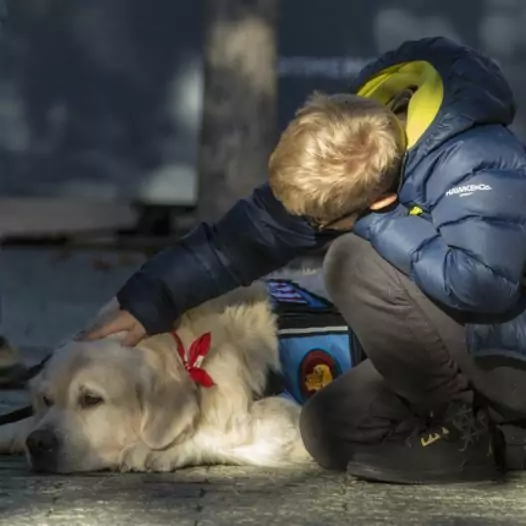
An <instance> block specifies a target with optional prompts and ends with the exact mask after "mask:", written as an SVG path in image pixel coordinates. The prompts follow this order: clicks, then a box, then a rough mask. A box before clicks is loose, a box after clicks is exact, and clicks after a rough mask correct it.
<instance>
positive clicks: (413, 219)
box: [355, 168, 526, 313]
mask: <svg viewBox="0 0 526 526" xmlns="http://www.w3.org/2000/svg"><path fill="white" fill-rule="evenodd" d="M468 175H469V177H464V178H463V180H464V183H463V184H464V185H465V188H466V190H465V192H462V191H456V192H446V193H445V194H444V195H443V196H442V197H441V199H440V200H439V202H438V203H437V204H436V206H435V207H434V209H433V211H432V212H431V214H430V216H431V217H430V220H428V219H427V218H426V219H424V218H423V217H421V216H415V215H409V214H408V211H407V209H406V208H405V207H403V206H402V205H399V206H398V207H397V208H396V209H395V210H392V211H389V212H386V213H375V214H369V215H368V216H366V217H364V218H363V219H361V220H360V221H359V222H358V223H357V225H356V227H355V232H356V233H357V234H358V235H361V236H363V237H365V238H367V239H369V240H370V241H371V243H372V244H373V246H374V247H375V248H376V250H377V251H378V252H379V253H380V254H381V255H382V256H383V257H384V258H385V259H387V260H388V261H389V262H391V263H392V264H393V265H394V266H396V267H397V268H398V269H399V270H401V271H402V272H404V273H406V274H408V275H410V276H411V278H412V279H413V281H414V282H415V283H416V284H417V285H418V286H419V287H420V289H421V290H422V291H423V292H425V293H427V294H428V295H429V296H430V297H432V298H434V299H436V300H438V301H439V302H441V303H443V304H446V305H448V306H450V307H453V308H455V309H459V310H464V311H471V312H482V313H499V312H504V311H506V310H508V309H509V308H511V307H513V306H514V305H515V304H516V302H517V300H518V298H519V295H520V290H521V288H522V277H523V273H524V267H525V262H526V206H525V203H526V174H525V172H524V170H510V169H508V170H499V169H497V168H495V169H488V170H480V171H478V172H475V173H473V174H468Z"/></svg>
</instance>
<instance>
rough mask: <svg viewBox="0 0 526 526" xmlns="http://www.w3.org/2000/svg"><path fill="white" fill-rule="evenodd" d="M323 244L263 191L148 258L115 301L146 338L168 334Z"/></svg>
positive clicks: (324, 239) (324, 238)
mask: <svg viewBox="0 0 526 526" xmlns="http://www.w3.org/2000/svg"><path fill="white" fill-rule="evenodd" d="M329 239H330V235H324V236H322V235H319V234H317V233H316V232H315V231H314V230H313V229H312V228H311V227H310V226H309V225H308V224H307V223H306V222H305V221H304V220H303V219H301V218H299V217H297V216H292V215H290V214H289V213H287V211H286V210H285V208H284V207H283V205H282V204H281V203H280V202H279V201H278V200H277V199H276V198H275V197H274V196H273V194H272V192H271V190H270V188H269V186H268V185H264V186H261V187H259V188H257V189H256V190H255V191H254V193H253V195H252V196H251V197H250V198H248V199H244V200H241V201H239V202H238V203H237V204H236V205H234V207H233V208H232V209H231V210H230V211H229V212H228V213H227V214H226V215H225V216H224V217H223V218H222V219H221V220H219V221H218V222H217V223H215V224H213V225H208V224H206V223H203V224H201V225H199V226H198V227H197V228H196V229H195V230H194V231H193V232H191V233H190V234H188V235H187V236H186V237H184V238H183V239H181V240H180V241H178V242H177V243H176V244H175V245H174V246H172V247H171V248H168V249H166V250H164V251H162V252H160V253H159V254H157V255H156V256H154V257H153V258H152V259H151V260H150V261H148V262H147V263H146V264H145V265H144V266H143V267H142V268H141V270H140V271H139V272H137V273H136V274H134V275H133V276H132V277H131V278H130V279H129V280H128V282H127V283H126V284H125V285H124V287H123V288H122V289H121V290H120V291H119V293H118V294H117V298H118V300H119V303H120V305H121V308H123V309H125V310H127V311H129V312H131V313H132V314H133V315H134V316H135V317H136V318H137V319H138V320H139V321H140V322H141V323H142V324H143V325H144V327H145V328H146V330H147V332H148V333H149V334H157V333H160V332H164V331H167V330H170V328H171V327H172V325H173V323H174V321H175V320H176V319H177V318H178V317H179V316H180V315H181V314H183V313H184V312H185V311H186V310H188V309H190V308H193V307H196V306H198V305H200V304H201V303H204V302H205V301H208V300H210V299H213V298H215V297H217V296H220V295H221V294H224V293H226V292H228V291H230V290H232V289H234V288H236V287H238V286H241V285H248V284H250V283H251V282H252V281H254V280H256V279H258V278H260V277H262V276H264V275H266V274H268V273H269V272H272V271H274V270H276V269H278V268H280V267H282V266H283V265H285V264H287V263H288V262H289V261H290V260H292V259H293V258H294V257H296V256H298V255H300V254H302V253H305V252H306V251H308V250H310V249H315V248H318V247H321V246H323V245H324V244H325V243H327V241H329Z"/></svg>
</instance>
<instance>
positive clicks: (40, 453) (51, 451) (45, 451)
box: [26, 429, 60, 471]
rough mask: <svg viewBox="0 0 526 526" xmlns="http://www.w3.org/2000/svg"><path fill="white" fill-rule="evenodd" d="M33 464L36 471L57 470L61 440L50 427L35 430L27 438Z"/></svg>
mask: <svg viewBox="0 0 526 526" xmlns="http://www.w3.org/2000/svg"><path fill="white" fill-rule="evenodd" d="M26 447H27V450H28V452H29V456H30V460H31V465H32V467H33V469H34V470H35V471H55V470H56V467H57V463H58V453H59V449H60V442H59V439H58V437H57V435H56V434H55V433H53V431H50V430H49V429H38V430H36V431H33V432H32V433H31V434H30V435H29V436H28V437H27V439H26Z"/></svg>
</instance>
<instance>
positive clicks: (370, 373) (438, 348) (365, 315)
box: [301, 234, 526, 469]
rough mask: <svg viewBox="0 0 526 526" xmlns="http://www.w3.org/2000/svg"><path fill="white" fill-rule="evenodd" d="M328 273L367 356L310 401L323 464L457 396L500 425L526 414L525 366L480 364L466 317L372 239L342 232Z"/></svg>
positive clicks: (314, 445) (306, 419)
mask: <svg viewBox="0 0 526 526" xmlns="http://www.w3.org/2000/svg"><path fill="white" fill-rule="evenodd" d="M324 272H325V282H326V286H327V290H328V292H329V294H330V296H331V299H332V300H333V302H334V303H335V304H336V306H337V307H338V308H339V310H340V312H341V313H342V315H343V316H344V317H345V319H346V321H347V322H348V324H349V326H350V327H351V328H352V330H353V331H354V332H355V334H356V336H357V337H358V339H359V340H360V343H361V345H362V347H363V349H364V351H365V354H366V355H367V358H368V359H367V360H365V361H364V362H362V363H361V364H360V365H358V366H357V367H355V368H353V369H352V370H351V371H349V372H347V373H346V374H344V375H342V376H340V377H339V378H337V379H336V380H335V381H333V382H332V383H331V384H329V385H328V386H327V387H326V388H324V389H323V390H322V391H320V392H319V393H318V394H316V395H315V396H314V397H313V398H311V399H310V400H309V401H308V402H307V404H306V405H305V407H304V408H303V411H302V417H301V432H302V436H303V440H304V442H305V445H306V447H307V449H308V450H309V452H310V453H311V454H312V455H313V456H314V458H315V459H316V460H317V461H318V462H319V463H320V464H321V465H322V466H325V467H327V468H334V469H339V468H342V467H344V466H345V464H346V463H347V460H348V459H349V458H350V454H351V453H350V452H351V451H352V446H353V444H354V443H374V442H378V441H381V440H383V439H384V438H385V437H386V436H388V435H389V436H390V435H392V434H393V433H397V432H402V431H404V430H407V429H406V428H408V427H410V426H411V425H414V422H415V419H416V418H418V416H419V415H423V414H428V413H429V412H430V411H439V410H440V409H441V408H443V407H444V406H445V405H446V404H447V403H449V402H451V401H453V400H464V401H466V402H467V403H473V401H474V400H475V399H477V400H479V399H480V400H481V401H483V403H488V404H489V405H490V407H493V409H492V411H491V414H492V417H493V419H494V420H495V421H496V422H499V423H502V422H508V421H512V420H519V419H520V418H523V417H524V418H526V371H524V370H522V369H520V368H515V367H514V366H513V365H511V366H509V365H508V366H496V367H490V368H487V367H485V368H484V369H483V368H481V367H479V364H477V363H476V362H475V361H474V360H473V358H472V357H471V355H470V354H469V352H468V350H467V346H466V334H465V327H464V325H463V323H462V320H461V319H460V315H459V314H458V313H455V312H450V311H448V310H447V309H446V308H444V307H441V306H439V305H437V304H435V303H434V302H433V301H431V300H430V299H429V298H428V297H427V296H425V295H424V294H423V293H422V292H421V291H420V290H419V289H418V287H417V286H416V285H415V284H414V283H413V282H412V281H411V280H410V279H408V278H407V277H406V276H405V275H404V274H402V273H401V272H399V271H398V270H397V269H395V268H394V267H393V266H392V265H390V264H389V263H388V262H387V261H385V260H384V259H383V258H382V257H381V256H380V255H379V254H378V253H377V252H376V251H375V250H374V249H373V248H372V246H371V245H370V244H369V243H368V242H367V241H364V240H363V239H361V238H359V237H357V236H355V235H354V234H347V235H343V236H341V237H340V238H338V239H337V240H336V241H335V242H334V243H333V244H332V245H331V247H330V249H329V251H328V253H327V255H326V258H325V262H324Z"/></svg>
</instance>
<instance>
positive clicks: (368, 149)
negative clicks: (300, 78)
mask: <svg viewBox="0 0 526 526" xmlns="http://www.w3.org/2000/svg"><path fill="white" fill-rule="evenodd" d="M405 144H406V143H405V133H404V131H403V128H402V126H401V124H400V121H398V120H397V118H396V117H395V115H394V114H393V113H392V112H391V111H389V110H388V109H387V108H386V107H385V106H383V105H382V104H380V103H379V102H376V101H374V100H371V99H366V98H363V97H359V96H357V95H347V94H339V95H324V94H321V93H314V95H313V96H311V97H310V98H309V99H308V100H307V102H306V104H305V105H304V106H303V107H302V108H300V109H299V110H298V111H297V113H296V116H295V118H294V119H293V120H292V121H291V122H290V124H289V125H288V126H287V128H286V130H285V131H284V132H283V134H282V136H281V138H280V140H279V143H278V145H277V147H276V148H275V150H274V152H273V153H272V155H271V157H270V161H269V183H270V186H271V188H272V191H273V193H274V194H275V196H276V197H277V198H278V199H279V200H280V201H281V202H282V203H283V204H284V206H285V207H286V208H287V210H288V211H289V212H291V213H293V214H297V215H303V216H307V217H309V218H312V219H314V220H317V221H319V222H330V221H334V220H336V219H338V218H340V217H342V216H344V215H346V214H352V213H355V212H356V213H358V212H362V211H365V210H366V209H367V208H368V206H369V205H370V204H372V203H373V202H374V200H375V199H377V198H378V197H379V196H381V195H382V194H383V193H385V192H387V191H388V190H389V189H390V188H392V187H393V185H394V183H395V181H396V178H397V175H398V173H399V170H400V165H401V161H402V158H403V155H404V151H405Z"/></svg>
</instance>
